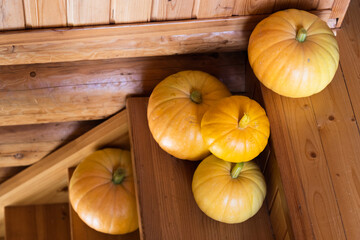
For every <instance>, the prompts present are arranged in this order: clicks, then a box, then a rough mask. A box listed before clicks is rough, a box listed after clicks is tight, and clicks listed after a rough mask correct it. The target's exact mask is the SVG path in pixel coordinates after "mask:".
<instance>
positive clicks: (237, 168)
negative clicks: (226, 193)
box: [231, 162, 244, 178]
mask: <svg viewBox="0 0 360 240" xmlns="http://www.w3.org/2000/svg"><path fill="white" fill-rule="evenodd" d="M243 167H244V163H243V162H240V163H236V164H235V165H234V166H233V168H232V169H231V177H232V178H238V176H239V175H240V172H241V170H242V168H243Z"/></svg>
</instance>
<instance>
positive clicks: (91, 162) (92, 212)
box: [69, 149, 138, 234]
mask: <svg viewBox="0 0 360 240" xmlns="http://www.w3.org/2000/svg"><path fill="white" fill-rule="evenodd" d="M69 197H70V203H71V205H72V207H73V208H74V210H75V212H76V213H77V214H78V215H79V217H80V218H81V219H82V220H83V221H84V222H85V223H86V224H87V225H89V226H90V227H91V228H93V229H95V230H97V231H99V232H103V233H108V234H125V233H129V232H132V231H135V230H136V229H137V228H138V220H137V210H136V199H135V189H134V179H133V174H132V167H131V158H130V152H129V151H125V150H120V149H104V150H99V151H96V152H94V153H93V154H91V155H89V156H88V157H86V158H85V159H84V160H83V161H82V162H81V163H80V164H79V165H78V166H77V167H76V169H75V171H74V173H73V175H72V177H71V180H70V185H69Z"/></svg>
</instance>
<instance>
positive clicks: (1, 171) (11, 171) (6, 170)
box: [0, 167, 26, 183]
mask: <svg viewBox="0 0 360 240" xmlns="http://www.w3.org/2000/svg"><path fill="white" fill-rule="evenodd" d="M25 168H26V167H3V168H0V183H2V182H4V181H5V180H7V179H9V178H10V177H12V176H14V175H16V174H17V173H19V172H21V171H22V170H24V169H25Z"/></svg>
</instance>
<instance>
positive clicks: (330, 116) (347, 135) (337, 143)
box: [311, 52, 360, 239]
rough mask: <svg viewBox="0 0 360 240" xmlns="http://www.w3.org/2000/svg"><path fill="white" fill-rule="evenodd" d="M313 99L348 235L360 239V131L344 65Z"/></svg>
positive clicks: (350, 237)
mask: <svg viewBox="0 0 360 240" xmlns="http://www.w3.org/2000/svg"><path fill="white" fill-rule="evenodd" d="M343 53H344V54H346V53H345V52H343ZM311 102H312V105H313V108H314V112H315V116H316V121H317V125H318V129H319V132H320V137H321V141H322V146H323V148H324V152H325V156H326V159H327V165H328V168H329V172H330V174H331V180H332V184H333V186H334V189H335V194H336V201H337V205H338V206H339V209H340V212H341V218H342V222H343V227H344V229H345V234H346V237H347V238H348V239H360V229H359V228H358V226H360V212H359V211H356V210H355V211H354V209H356V206H360V177H359V176H358V174H356V172H357V170H358V168H359V162H360V148H359V146H360V134H359V129H358V125H357V122H356V120H355V118H354V112H353V109H352V105H351V101H350V98H349V95H348V91H347V89H346V85H345V82H344V78H343V76H342V72H341V69H338V71H337V72H336V74H335V77H334V79H333V81H332V82H331V84H330V85H329V86H328V87H327V88H325V89H324V90H323V91H322V92H321V93H320V94H316V95H314V96H312V97H311ZM339 160H340V161H341V164H340V163H339Z"/></svg>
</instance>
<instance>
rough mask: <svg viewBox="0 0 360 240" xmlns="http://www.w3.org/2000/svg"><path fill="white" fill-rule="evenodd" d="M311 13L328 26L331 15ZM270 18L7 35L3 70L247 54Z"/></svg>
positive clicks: (1, 38) (0, 48)
mask: <svg viewBox="0 0 360 240" xmlns="http://www.w3.org/2000/svg"><path fill="white" fill-rule="evenodd" d="M74 1H75V0H74ZM313 13H314V14H316V15H318V16H319V17H321V18H322V19H324V20H325V21H327V20H328V19H329V16H330V14H331V11H330V10H321V11H314V12H313ZM267 16H268V15H266V14H265V15H251V16H239V17H230V18H216V19H204V20H182V21H167V22H152V23H148V24H146V23H142V24H140V23H139V24H123V25H112V26H111V25H109V26H103V27H79V28H64V29H57V30H51V29H46V30H29V31H15V32H5V33H2V34H0V65H15V64H32V63H49V62H66V61H80V60H98V59H110V58H130V57H144V56H161V55H174V54H187V53H201V52H215V51H234V50H246V48H247V43H248V38H249V36H250V33H251V31H252V29H253V28H254V27H255V25H256V24H257V23H258V22H259V21H260V20H262V19H263V18H265V17H267Z"/></svg>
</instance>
